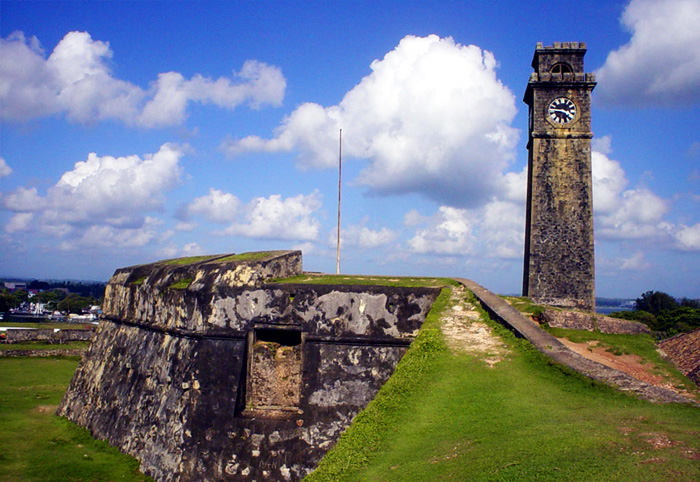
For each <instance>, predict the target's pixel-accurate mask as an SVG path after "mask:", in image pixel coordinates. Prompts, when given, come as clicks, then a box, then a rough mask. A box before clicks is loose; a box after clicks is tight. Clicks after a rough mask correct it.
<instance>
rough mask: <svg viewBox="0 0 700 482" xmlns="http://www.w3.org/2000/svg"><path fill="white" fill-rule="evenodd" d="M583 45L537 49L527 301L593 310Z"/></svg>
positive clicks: (529, 95)
mask: <svg viewBox="0 0 700 482" xmlns="http://www.w3.org/2000/svg"><path fill="white" fill-rule="evenodd" d="M585 53H586V44H585V43H583V42H554V44H553V45H552V46H551V47H544V46H543V45H542V43H538V44H537V48H536V49H535V55H534V57H533V59H532V67H533V69H534V70H535V71H534V72H533V73H532V74H530V81H529V82H528V84H527V89H526V90H525V97H524V99H523V101H524V102H525V103H526V104H527V105H528V108H529V113H530V116H529V129H528V133H529V136H528V144H527V149H528V183H527V211H526V224H525V263H524V270H523V296H528V297H530V298H531V299H532V300H533V301H535V302H537V303H543V304H549V305H555V306H562V307H569V308H579V309H585V310H591V311H592V310H594V309H595V270H594V253H593V197H592V186H591V138H592V137H593V133H592V132H591V113H590V106H591V92H592V91H593V88H594V87H595V85H596V82H595V76H594V74H592V73H584V70H583V56H584V55H585Z"/></svg>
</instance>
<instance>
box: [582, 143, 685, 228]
mask: <svg viewBox="0 0 700 482" xmlns="http://www.w3.org/2000/svg"><path fill="white" fill-rule="evenodd" d="M608 152H609V142H608ZM592 171H593V212H594V214H595V233H596V235H597V236H599V237H601V238H607V239H642V238H654V237H663V236H666V235H667V234H668V232H669V230H670V229H671V228H672V225H671V224H670V223H668V222H667V221H664V216H665V215H666V214H667V213H668V211H669V208H670V205H669V202H668V201H666V200H664V199H662V198H660V197H659V196H657V195H656V194H654V193H653V192H651V191H650V190H649V189H647V188H643V187H642V188H638V189H625V188H626V186H627V184H628V180H627V178H626V177H625V171H624V170H623V169H622V167H620V164H619V163H618V162H617V161H614V160H612V159H610V158H608V156H607V155H605V154H603V153H601V152H595V151H594V152H593V153H592Z"/></svg>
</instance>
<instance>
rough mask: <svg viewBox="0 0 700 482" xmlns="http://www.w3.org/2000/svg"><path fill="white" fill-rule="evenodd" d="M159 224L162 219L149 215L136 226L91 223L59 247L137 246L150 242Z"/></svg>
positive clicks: (66, 248)
mask: <svg viewBox="0 0 700 482" xmlns="http://www.w3.org/2000/svg"><path fill="white" fill-rule="evenodd" d="M161 224H162V221H160V220H159V219H157V218H154V217H150V216H146V217H145V218H144V220H143V223H142V225H140V226H137V227H128V228H120V227H115V226H109V225H104V224H93V225H90V226H88V227H87V228H86V229H84V230H82V231H81V232H80V234H79V235H78V236H76V237H75V238H73V239H68V240H65V241H62V242H61V243H60V244H59V249H61V250H63V251H72V250H74V249H77V248H120V249H121V248H138V247H141V246H145V245H146V244H148V243H150V242H151V241H152V240H153V239H154V238H155V237H156V236H157V234H158V227H159V226H160V225H161Z"/></svg>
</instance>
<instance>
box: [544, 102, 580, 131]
mask: <svg viewBox="0 0 700 482" xmlns="http://www.w3.org/2000/svg"><path fill="white" fill-rule="evenodd" d="M547 115H548V116H549V120H551V121H552V122H553V123H555V124H559V125H564V124H568V123H569V122H571V121H573V120H574V119H575V118H576V104H574V101H573V100H571V99H567V98H566V97H558V98H556V99H554V100H553V101H552V102H550V103H549V107H547Z"/></svg>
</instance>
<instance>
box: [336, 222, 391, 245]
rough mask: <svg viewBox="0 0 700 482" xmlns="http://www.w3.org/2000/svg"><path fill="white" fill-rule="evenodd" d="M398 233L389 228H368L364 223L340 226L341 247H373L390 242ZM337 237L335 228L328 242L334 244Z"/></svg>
mask: <svg viewBox="0 0 700 482" xmlns="http://www.w3.org/2000/svg"><path fill="white" fill-rule="evenodd" d="M398 236H399V233H397V232H396V231H394V230H392V229H389V228H381V229H370V228H368V227H367V226H365V225H364V224H353V225H350V226H341V230H340V246H341V248H359V249H374V248H378V247H380V246H385V245H387V244H389V243H392V242H393V241H394V240H395V239H396V238H397V237H398ZM337 239H338V232H337V230H335V229H334V230H333V231H332V232H331V234H330V236H329V242H330V243H331V244H332V245H333V246H335V245H336V242H337Z"/></svg>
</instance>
